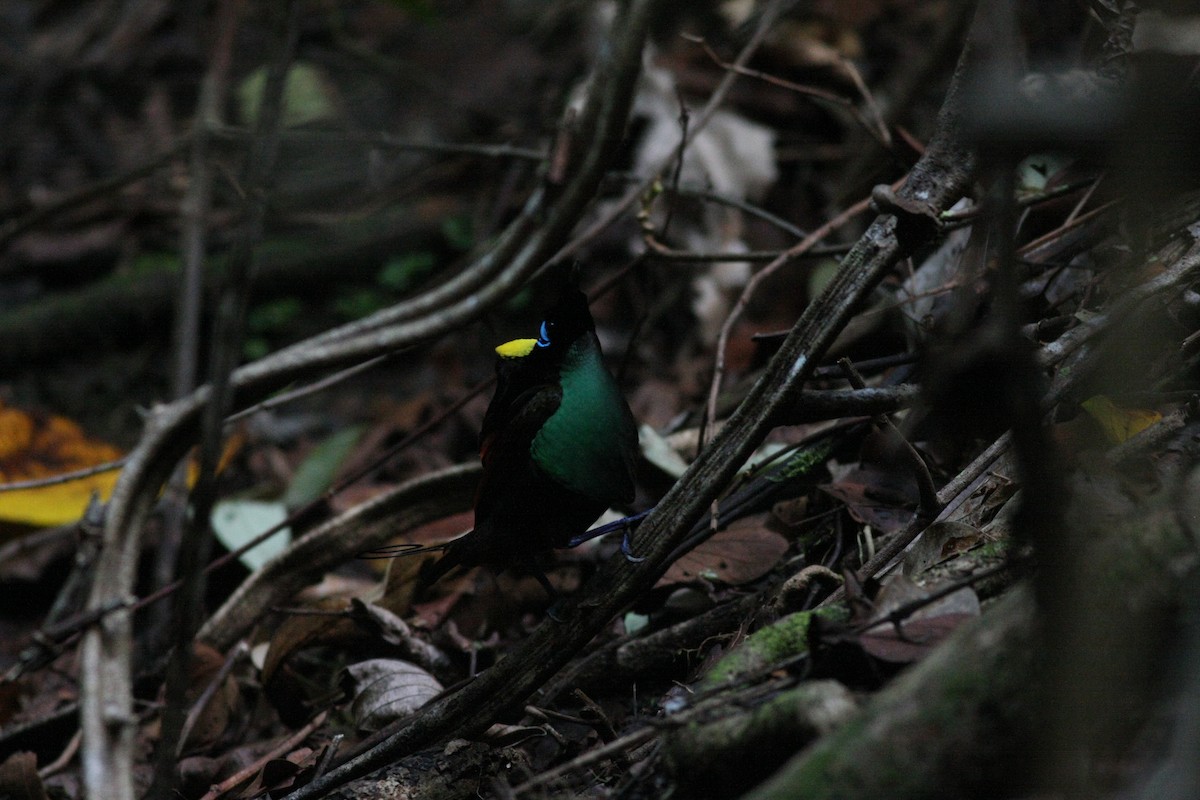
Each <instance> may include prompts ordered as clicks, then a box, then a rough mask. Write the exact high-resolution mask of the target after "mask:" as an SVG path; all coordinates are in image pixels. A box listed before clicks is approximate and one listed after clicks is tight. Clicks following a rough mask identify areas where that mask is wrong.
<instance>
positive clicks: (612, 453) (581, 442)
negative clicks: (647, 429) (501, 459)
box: [532, 335, 637, 503]
mask: <svg viewBox="0 0 1200 800" xmlns="http://www.w3.org/2000/svg"><path fill="white" fill-rule="evenodd" d="M561 383H562V403H561V404H560V405H559V407H558V410H557V411H555V412H554V414H553V415H552V416H551V417H550V419H548V420H547V421H546V423H545V424H544V425H543V426H542V428H541V430H539V431H538V433H537V435H536V436H535V437H534V439H533V447H532V455H533V459H534V461H535V462H536V463H537V464H538V466H539V467H541V469H542V470H544V471H545V472H547V473H549V474H550V475H551V476H552V477H553V478H554V479H555V480H557V481H558V482H559V483H562V484H563V485H565V486H567V487H568V488H570V489H572V490H574V491H576V492H579V493H581V494H585V495H587V496H589V497H594V498H596V499H597V500H601V501H603V502H606V503H618V502H628V501H629V500H632V499H633V478H632V475H631V474H630V469H631V465H632V462H633V457H634V453H635V450H636V448H637V430H636V428H635V427H634V424H633V417H632V415H630V413H629V408H628V406H626V404H625V398H623V397H622V396H621V392H620V390H618V389H617V384H616V381H614V380H613V379H612V376H611V375H609V374H608V370H607V369H605V367H604V362H603V361H602V360H601V357H600V348H599V346H598V345H597V344H596V340H595V338H594V336H592V335H587V336H583V337H581V338H580V340H579V341H577V342H576V343H575V344H573V345H572V346H571V349H570V350H569V351H568V353H567V355H566V358H565V359H564V360H563V366H562V373H561Z"/></svg>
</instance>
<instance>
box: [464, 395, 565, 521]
mask: <svg viewBox="0 0 1200 800" xmlns="http://www.w3.org/2000/svg"><path fill="white" fill-rule="evenodd" d="M505 399H506V400H507V401H508V402H505V403H501V404H497V403H496V402H495V400H493V402H492V407H490V408H489V409H488V413H487V416H486V417H485V419H484V424H483V430H482V431H481V432H480V435H479V438H480V442H479V457H480V459H481V460H482V461H483V478H482V479H481V480H480V482H479V490H478V492H477V493H476V495H475V516H476V519H477V520H478V519H479V518H480V517H483V516H486V514H487V511H488V509H487V507H486V506H487V504H488V503H489V502H496V501H498V500H500V499H501V498H503V497H505V496H506V495H507V494H508V493H509V492H519V491H521V486H522V484H524V483H526V482H527V480H528V478H529V471H530V470H531V469H533V465H532V462H531V461H530V456H529V451H530V448H531V447H532V446H533V437H534V436H536V435H537V432H538V431H539V430H541V428H542V425H544V424H545V423H546V420H548V419H550V417H551V415H553V414H554V412H555V411H557V410H558V406H559V404H560V403H561V402H562V389H561V388H560V387H559V386H557V385H555V384H540V385H537V386H532V387H529V388H527V389H525V391H523V392H521V393H520V394H517V395H515V396H514V397H511V398H505Z"/></svg>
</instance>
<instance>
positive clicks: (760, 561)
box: [656, 513, 788, 586]
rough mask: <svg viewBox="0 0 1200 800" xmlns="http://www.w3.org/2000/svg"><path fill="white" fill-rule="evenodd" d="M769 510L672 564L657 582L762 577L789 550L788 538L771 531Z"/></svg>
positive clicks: (736, 524) (739, 522)
mask: <svg viewBox="0 0 1200 800" xmlns="http://www.w3.org/2000/svg"><path fill="white" fill-rule="evenodd" d="M767 517H768V515H767V514H766V513H762V514H755V515H754V516H750V517H745V518H744V519H740V520H737V521H736V522H733V523H732V524H730V525H729V527H727V528H726V529H725V530H723V531H720V532H718V533H717V534H716V535H715V536H713V537H712V538H711V539H709V540H708V541H707V542H704V543H703V544H701V545H699V546H698V547H696V548H695V549H694V550H692V551H691V552H689V553H687V554H686V555H684V556H683V557H682V558H680V559H679V560H678V561H676V562H675V563H674V564H672V565H671V566H670V568H669V569H668V570H667V572H666V574H664V575H663V576H662V577H661V578H660V579H659V581H658V583H657V584H656V585H658V586H670V585H671V584H675V583H691V582H692V581H696V580H701V579H703V580H712V581H721V582H722V583H727V584H730V585H732V586H737V585H739V584H743V583H749V582H750V581H753V580H756V579H758V578H761V577H762V576H763V575H765V574H767V573H768V572H770V571H771V569H772V568H773V567H774V566H775V564H776V563H777V562H778V561H779V557H780V556H782V555H783V554H784V552H785V551H786V550H787V547H788V543H787V539H785V538H783V537H782V536H780V535H779V534H778V533H775V532H774V531H770V530H767V529H766V527H765V525H766V521H767Z"/></svg>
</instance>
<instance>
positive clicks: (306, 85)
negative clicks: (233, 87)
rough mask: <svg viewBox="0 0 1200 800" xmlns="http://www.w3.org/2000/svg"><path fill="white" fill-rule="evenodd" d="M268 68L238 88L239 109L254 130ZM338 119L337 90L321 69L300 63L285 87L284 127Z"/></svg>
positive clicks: (291, 72)
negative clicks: (335, 90) (334, 97)
mask: <svg viewBox="0 0 1200 800" xmlns="http://www.w3.org/2000/svg"><path fill="white" fill-rule="evenodd" d="M266 85H267V68H266V67H259V68H258V69H256V70H254V72H251V73H250V74H249V75H248V76H246V78H245V80H243V81H242V83H241V85H240V86H238V105H239V110H240V112H241V118H242V120H243V121H244V122H245V123H246V124H247V125H250V126H253V125H254V124H255V122H256V121H257V120H258V109H259V106H260V105H261V103H262V95H263V89H264V88H266ZM336 116H337V108H336V106H335V104H334V102H333V87H332V86H331V85H330V83H329V81H328V79H327V78H326V77H325V75H324V73H323V72H321V70H320V69H318V68H317V67H315V66H313V65H312V64H307V63H304V62H302V61H301V62H297V63H296V64H293V65H292V68H291V69H290V70H288V74H287V78H286V80H285V82H284V86H283V124H284V125H285V126H287V127H291V126H294V125H305V124H308V123H312V122H319V121H321V120H325V119H331V118H333V117H336Z"/></svg>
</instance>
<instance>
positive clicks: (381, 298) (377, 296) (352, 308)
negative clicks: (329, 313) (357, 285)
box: [333, 289, 389, 319]
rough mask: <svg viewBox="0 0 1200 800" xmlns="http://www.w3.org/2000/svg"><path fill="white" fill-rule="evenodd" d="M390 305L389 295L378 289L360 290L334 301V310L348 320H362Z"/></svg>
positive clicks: (346, 293) (347, 293)
mask: <svg viewBox="0 0 1200 800" xmlns="http://www.w3.org/2000/svg"><path fill="white" fill-rule="evenodd" d="M388 304H389V299H388V297H387V295H385V294H384V293H383V292H381V291H379V290H378V289H359V290H357V291H350V292H344V293H342V294H339V295H338V296H337V299H335V300H334V301H333V307H334V310H335V311H337V313H338V314H340V315H341V316H342V317H344V318H346V319H362V318H363V317H365V316H367V315H368V314H374V313H375V312H376V311H378V310H379V309H381V308H384V307H386V306H387V305H388Z"/></svg>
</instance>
